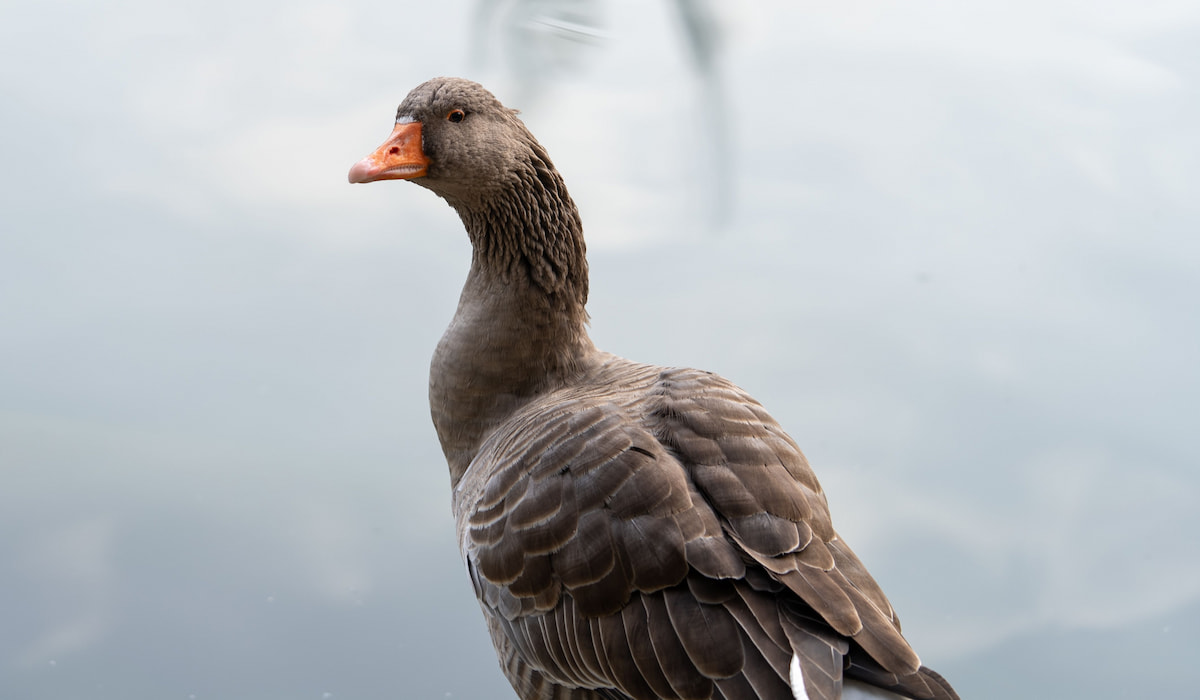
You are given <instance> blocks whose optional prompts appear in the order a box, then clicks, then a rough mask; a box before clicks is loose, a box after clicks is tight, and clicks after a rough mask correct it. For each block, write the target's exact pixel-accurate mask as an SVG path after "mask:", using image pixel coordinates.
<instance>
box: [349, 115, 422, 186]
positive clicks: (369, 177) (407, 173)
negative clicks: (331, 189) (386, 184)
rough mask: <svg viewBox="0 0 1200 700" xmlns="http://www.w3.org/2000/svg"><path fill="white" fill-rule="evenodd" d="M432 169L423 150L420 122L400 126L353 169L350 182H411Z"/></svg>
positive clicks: (351, 169)
mask: <svg viewBox="0 0 1200 700" xmlns="http://www.w3.org/2000/svg"><path fill="white" fill-rule="evenodd" d="M428 169H429V157H428V156H426V155H425V152H424V151H423V150H421V122H407V123H404V124H397V125H396V128H395V129H393V130H392V135H391V136H389V137H388V140H387V141H384V142H383V145H382V146H380V147H379V148H377V149H375V152H374V153H372V154H371V155H369V156H367V157H366V158H363V159H362V160H360V161H358V162H357V163H355V164H354V167H352V168H350V182H375V181H376V180H409V179H412V178H414V177H421V176H422V175H424V174H425V171H426V170H428Z"/></svg>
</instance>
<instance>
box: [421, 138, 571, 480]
mask: <svg viewBox="0 0 1200 700" xmlns="http://www.w3.org/2000/svg"><path fill="white" fill-rule="evenodd" d="M534 146H535V148H532V149H531V156H532V157H531V158H530V161H529V163H528V168H523V169H521V171H520V172H518V173H517V175H518V176H517V177H516V178H514V181H513V182H512V183H511V186H506V187H504V188H501V189H499V190H497V191H494V192H492V193H491V196H488V197H487V198H485V199H483V198H481V199H479V200H476V201H473V202H470V203H469V205H468V203H466V202H463V201H461V200H460V201H455V200H451V201H450V203H451V204H452V205H453V206H454V207H455V209H457V210H458V213H459V216H460V217H461V218H462V221H463V224H464V226H465V227H466V229H467V234H468V235H469V236H470V239H471V244H472V248H473V254H472V260H471V271H470V274H469V275H468V277H467V282H466V284H465V285H464V287H463V291H462V296H461V297H460V299H459V306H458V311H457V312H456V313H455V316H454V320H453V321H452V322H451V323H450V327H449V328H448V329H447V330H446V333H445V335H444V336H443V337H442V340H441V342H440V343H439V344H438V349H437V352H436V353H435V355H434V359H433V365H432V368H431V373H430V405H431V410H432V413H433V419H434V425H435V426H436V428H437V431H438V436H439V438H440V439H441V441H442V449H443V450H444V451H445V453H446V458H447V461H448V462H449V463H450V472H451V480H452V482H454V483H455V484H456V483H457V482H458V480H459V479H460V478H461V477H462V474H463V472H465V470H466V468H467V465H468V464H469V463H470V461H471V459H473V458H474V456H475V453H476V452H477V451H478V449H479V446H480V444H481V443H482V442H483V440H485V439H486V438H487V436H488V435H489V434H490V433H491V431H492V430H494V429H495V427H496V426H497V425H498V424H499V423H500V422H501V421H503V420H504V419H505V418H507V417H508V416H510V415H511V414H512V413H513V411H515V410H517V409H518V408H520V407H521V406H522V405H524V404H525V403H526V402H528V401H529V400H530V399H532V398H534V397H536V396H537V395H539V394H541V393H544V392H546V391H550V390H553V389H555V388H558V387H560V386H562V385H563V383H564V382H566V381H568V380H569V379H570V378H571V377H572V376H575V375H577V374H578V373H579V372H580V371H582V370H583V369H584V368H585V366H586V365H587V364H588V362H589V361H590V360H591V357H592V355H593V354H594V352H595V348H594V347H593V346H592V343H591V340H590V339H589V338H588V336H587V331H586V328H585V326H586V323H587V312H586V311H585V308H584V305H585V304H586V302H587V260H586V257H585V248H584V243H583V231H582V225H581V223H580V220H579V214H578V211H577V209H576V208H575V204H574V202H573V201H572V200H571V197H570V195H569V194H567V191H566V187H565V186H564V185H563V181H562V178H561V176H560V175H559V174H558V172H557V171H556V170H554V167H553V165H552V164H551V163H550V161H549V159H548V158H546V156H545V153H544V152H542V151H541V148H540V146H537V145H536V142H535V143H534ZM447 199H450V198H447Z"/></svg>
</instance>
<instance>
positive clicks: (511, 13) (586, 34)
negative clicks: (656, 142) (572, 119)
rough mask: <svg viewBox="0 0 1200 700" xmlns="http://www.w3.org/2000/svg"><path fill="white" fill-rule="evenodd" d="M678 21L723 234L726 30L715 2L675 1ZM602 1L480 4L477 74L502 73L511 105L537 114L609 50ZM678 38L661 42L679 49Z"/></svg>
mask: <svg viewBox="0 0 1200 700" xmlns="http://www.w3.org/2000/svg"><path fill="white" fill-rule="evenodd" d="M670 5H671V7H672V10H673V12H672V17H673V18H674V20H675V21H676V22H678V24H679V29H680V35H681V36H682V38H683V42H682V45H681V46H680V47H679V51H681V52H683V53H684V54H686V58H687V64H688V65H689V66H690V67H691V69H692V70H693V71H694V73H695V76H696V78H697V80H696V85H697V90H696V92H697V94H696V96H695V100H696V105H695V110H694V113H695V114H698V115H699V119H700V121H701V124H700V128H701V133H702V134H703V138H702V139H700V140H701V142H702V143H703V144H705V147H706V148H707V150H708V153H707V154H702V155H703V156H704V157H705V158H706V160H707V162H706V163H705V167H702V168H697V169H696V171H695V172H696V173H697V174H696V177H698V178H702V179H703V182H701V183H699V185H700V187H699V189H700V190H701V191H702V192H703V193H704V197H703V199H704V202H705V206H707V207H709V211H708V212H706V213H707V214H708V216H706V217H703V219H702V220H703V221H705V222H707V223H708V224H709V225H710V226H714V227H720V226H723V225H724V224H725V223H726V222H727V221H728V219H729V215H730V209H731V203H732V201H733V199H734V182H735V180H734V178H733V176H732V168H733V164H732V160H731V158H730V147H729V129H728V128H727V127H728V120H727V113H728V109H727V106H726V100H725V95H724V86H723V80H722V71H721V61H720V53H721V44H722V36H723V29H722V22H721V19H720V16H719V15H718V13H717V12H716V11H715V7H714V5H713V4H712V2H711V0H674V1H673V2H670ZM604 21H605V15H604V8H603V2H602V1H601V0H479V2H476V3H475V7H474V9H473V11H472V18H471V47H472V50H473V52H474V55H473V56H472V63H473V64H474V66H475V68H476V70H482V69H484V68H485V67H488V68H499V69H500V70H501V71H503V72H504V73H505V75H506V77H507V78H508V79H509V80H511V81H512V84H513V89H512V90H511V91H510V92H511V94H510V95H508V96H507V99H506V101H507V102H509V103H511V104H521V105H526V106H527V107H528V106H532V105H534V104H535V103H536V101H537V100H538V98H540V97H541V96H542V95H544V94H545V92H546V91H547V90H549V89H551V88H552V86H553V84H554V82H555V81H559V80H570V79H571V77H572V76H574V75H577V74H578V73H579V72H581V71H582V70H583V69H584V68H586V67H587V62H588V57H589V55H590V54H591V53H592V52H594V51H602V50H603V49H604V42H605V39H606V38H608V36H609V30H607V29H606V28H605V26H604ZM613 31H615V30H613ZM674 39H675V37H674V36H667V37H662V41H663V43H673V42H674Z"/></svg>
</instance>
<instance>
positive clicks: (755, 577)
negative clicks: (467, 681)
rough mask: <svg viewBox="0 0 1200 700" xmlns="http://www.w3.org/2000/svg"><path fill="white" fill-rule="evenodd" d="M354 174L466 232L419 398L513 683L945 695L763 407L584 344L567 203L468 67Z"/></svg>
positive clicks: (573, 228)
mask: <svg viewBox="0 0 1200 700" xmlns="http://www.w3.org/2000/svg"><path fill="white" fill-rule="evenodd" d="M349 180H350V182H351V183H366V182H374V181H379V180H411V181H412V182H414V183H416V184H418V185H421V186H423V187H425V188H428V189H430V190H432V191H433V192H434V193H435V194H437V195H438V196H439V197H441V198H442V199H444V200H445V201H446V202H447V203H448V204H449V205H450V206H451V207H452V208H453V209H454V210H455V211H456V212H457V213H458V215H459V217H460V218H461V220H462V223H463V226H464V227H465V229H466V232H467V235H468V237H469V238H470V242H471V245H472V256H471V266H470V271H469V273H468V275H467V279H466V282H465V284H464V286H463V290H462V294H461V296H460V298H459V302H458V308H457V311H456V312H455V314H454V317H453V320H451V322H450V325H449V327H448V328H447V329H446V331H445V334H444V335H443V336H442V338H441V340H440V341H439V342H438V344H437V349H436V351H435V352H434V355H433V360H432V362H431V366H430V375H429V402H430V412H431V414H432V418H433V423H434V426H435V428H436V431H437V435H438V439H439V440H440V442H441V447H442V450H443V452H444V453H445V457H446V462H447V464H448V466H449V470H450V484H451V488H452V493H453V497H452V504H453V511H454V516H455V523H456V532H457V537H458V542H459V545H460V547H461V553H462V556H463V558H464V560H465V562H466V569H467V573H468V575H469V576H470V580H471V583H472V585H473V587H474V590H475V594H476V596H477V597H478V600H479V604H480V607H481V608H482V609H483V613H484V617H485V618H486V622H487V629H488V632H489V633H490V635H491V638H492V642H493V643H494V645H495V648H496V653H497V656H498V658H499V662H500V666H501V669H502V671H503V673H504V675H505V676H506V677H507V678H508V680H509V682H510V683H511V684H512V686H513V689H514V690H515V691H516V694H517V696H518V697H520V698H522V700H535V699H536V700H667V699H670V700H676V699H678V700H749V699H751V698H754V699H761V700H774V699H780V700H799V699H808V700H836V699H837V698H843V697H845V698H849V697H852V696H854V693H860V694H859V695H857V697H904V698H923V699H924V698H929V699H935V700H953V699H956V698H958V695H957V694H956V693H955V691H954V690H953V689H952V688H951V686H950V684H949V683H948V682H947V681H946V680H945V679H943V678H942V676H940V675H939V674H937V673H936V672H934V671H932V670H930V669H929V668H927V667H925V666H923V665H922V664H921V661H920V659H919V658H918V657H917V654H916V653H915V652H914V651H913V649H912V647H911V646H909V644H908V642H907V641H906V640H905V639H904V637H903V636H902V635H901V633H900V623H899V621H898V619H897V617H896V613H895V611H894V610H893V609H892V606H891V604H890V603H889V602H888V599H887V597H886V596H885V595H884V593H883V591H882V590H881V589H880V587H879V585H878V584H876V582H875V581H874V579H872V578H871V576H870V574H868V573H867V570H866V568H865V567H864V566H863V564H862V562H861V561H859V559H858V557H857V556H855V554H854V552H853V551H851V549H850V547H849V546H847V544H846V543H845V542H844V541H843V540H842V539H841V538H840V537H839V536H838V534H837V532H835V531H834V529H833V525H832V522H831V520H830V514H829V506H828V504H827V502H826V498H825V495H824V492H823V491H822V489H821V486H820V484H819V483H818V481H817V478H816V476H815V475H814V473H813V470H812V468H811V467H810V466H809V464H808V461H807V460H806V459H805V457H804V455H803V454H802V453H801V451H800V448H799V447H798V446H797V445H796V443H795V441H793V440H792V438H791V437H789V436H788V434H787V433H786V432H784V430H783V428H781V427H780V425H779V424H778V423H777V422H776V421H775V420H774V419H772V418H771V416H770V415H769V414H768V413H767V411H766V410H765V409H764V408H763V407H762V405H761V404H759V403H758V402H757V401H755V400H754V399H753V398H751V397H750V396H749V395H748V394H747V393H746V392H744V391H743V390H742V389H740V388H738V387H737V386H735V385H734V384H733V383H731V382H730V381H728V380H726V379H724V378H723V377H720V376H718V375H716V374H713V373H711V372H705V371H700V370H696V369H687V368H674V367H659V366H654V365H648V364H640V363H637V362H632V361H629V360H626V359H623V358H620V357H617V356H615V355H612V354H610V353H607V352H603V351H601V350H598V349H597V348H596V346H595V345H594V344H593V343H592V341H591V339H590V338H589V337H588V333H587V328H586V326H587V322H588V315H587V312H586V310H585V304H586V302H587V297H588V266H587V260H586V256H585V246H584V239H583V226H582V223H581V221H580V217H579V213H578V210H577V209H576V207H575V204H574V202H573V201H572V199H571V196H570V195H569V194H568V193H567V188H566V186H565V185H564V183H563V178H562V176H561V175H559V173H558V171H557V170H556V169H555V167H554V164H553V163H552V162H551V160H550V157H549V156H548V155H547V153H546V151H545V149H544V148H542V146H541V145H540V144H539V143H538V141H537V139H535V138H534V136H533V134H531V133H530V132H529V130H528V129H527V128H526V127H525V125H524V124H523V123H522V122H521V120H520V119H519V118H518V117H517V112H516V111H515V110H511V109H508V108H506V107H504V106H503V105H502V104H501V103H500V101H499V100H497V98H496V97H495V96H493V95H492V93H490V92H488V91H487V90H486V89H485V88H484V87H482V86H481V85H479V84H477V83H475V82H471V81H468V80H464V79H461V78H444V77H443V78H434V79H432V80H429V81H427V82H425V83H423V84H421V85H419V86H418V87H416V88H415V89H413V90H412V92H410V93H409V94H408V96H407V97H405V98H404V101H403V102H402V103H401V104H400V107H399V109H398V110H397V112H396V121H395V127H394V129H393V131H392V133H391V135H390V136H389V137H388V139H387V140H386V141H385V142H384V143H383V145H381V146H380V147H379V148H378V149H377V150H375V151H374V152H373V153H371V154H370V155H368V156H367V157H366V158H364V159H362V160H361V161H359V162H358V163H356V164H355V165H354V166H353V167H352V168H351V169H350V173H349Z"/></svg>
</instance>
